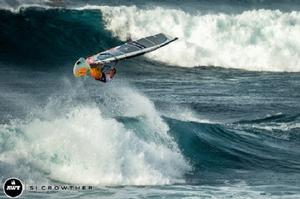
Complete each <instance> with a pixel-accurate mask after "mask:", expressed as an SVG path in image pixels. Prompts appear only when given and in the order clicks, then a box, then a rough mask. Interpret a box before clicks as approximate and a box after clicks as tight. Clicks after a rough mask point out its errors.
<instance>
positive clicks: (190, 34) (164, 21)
mask: <svg viewBox="0 0 300 199" xmlns="http://www.w3.org/2000/svg"><path fill="white" fill-rule="evenodd" d="M89 8H90V9H96V6H92V7H89V6H86V7H84V8H83V9H89ZM97 8H98V9H100V10H101V12H102V14H103V16H104V19H105V21H106V28H107V29H108V30H109V31H111V32H112V33H113V34H114V35H115V36H117V37H119V38H120V39H122V40H126V38H127V37H128V35H131V37H132V38H134V39H136V38H140V37H144V36H148V35H152V34H156V33H159V32H164V33H167V34H169V35H171V36H174V37H179V40H178V41H176V42H174V43H172V44H170V45H169V46H166V47H164V48H162V49H160V50H158V51H156V52H153V53H151V54H149V55H146V56H147V57H150V58H152V59H155V60H157V61H162V62H165V63H168V64H171V65H177V66H183V67H194V66H199V65H205V66H222V67H226V68H239V69H245V70H255V71H288V72H299V71H300V40H299V39H298V35H299V34H300V13H299V12H296V11H293V12H281V11H279V10H263V9H261V10H251V11H245V12H242V13H240V14H223V13H219V14H204V15H202V14H201V13H198V14H196V15H192V14H189V13H186V12H184V11H181V10H177V9H165V8H162V7H155V8H153V9H141V8H137V7H136V6H129V7H128V6H119V7H109V6H98V7H97Z"/></svg>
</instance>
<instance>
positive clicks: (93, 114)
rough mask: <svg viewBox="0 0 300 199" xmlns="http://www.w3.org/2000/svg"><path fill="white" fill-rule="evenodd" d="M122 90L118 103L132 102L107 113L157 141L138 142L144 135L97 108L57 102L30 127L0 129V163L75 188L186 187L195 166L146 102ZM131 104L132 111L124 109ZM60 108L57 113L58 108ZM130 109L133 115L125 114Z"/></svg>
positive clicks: (23, 123) (27, 123)
mask: <svg viewBox="0 0 300 199" xmlns="http://www.w3.org/2000/svg"><path fill="white" fill-rule="evenodd" d="M111 90H112V93H111V95H114V91H113V89H111ZM122 90H126V92H127V95H123V94H124V93H120V94H119V95H118V96H117V97H118V98H120V99H122V98H128V97H130V100H131V101H132V102H130V101H127V100H120V101H119V102H118V105H117V106H116V107H113V106H109V107H108V109H107V110H110V111H112V110H114V109H115V108H117V109H118V110H121V109H123V111H119V112H118V113H113V114H114V115H122V116H126V117H135V118H138V120H142V123H145V124H146V125H145V126H144V127H143V128H144V129H143V131H147V132H146V133H148V134H153V135H152V138H153V139H151V136H148V137H147V140H145V139H143V138H142V137H140V136H138V134H139V133H140V132H139V131H140V130H142V129H140V130H139V129H135V130H134V129H127V128H126V127H125V126H124V124H123V123H122V122H119V121H118V120H116V119H114V118H113V117H111V116H110V115H109V114H104V113H102V111H101V108H100V107H99V105H97V104H96V103H87V104H79V105H73V106H68V105H66V104H65V103H66V102H63V103H62V101H59V100H57V99H56V101H55V102H54V103H52V104H51V103H50V104H51V105H50V106H45V107H46V108H45V109H44V110H42V112H45V114H44V116H43V117H41V118H40V117H37V116H38V115H40V114H39V113H38V114H36V115H37V116H36V117H32V119H30V120H29V121H25V120H21V121H15V122H14V121H12V122H11V123H10V124H5V125H1V126H0V137H1V138H3V139H1V140H2V141H3V143H0V144H1V146H3V149H1V153H0V162H4V163H7V164H10V165H14V166H16V165H19V167H20V168H18V169H20V170H24V169H23V168H21V167H22V166H23V167H30V168H36V169H37V170H39V171H42V173H43V175H46V176H47V177H48V178H49V179H54V180H58V181H61V182H65V183H74V184H76V183H77V184H90V185H156V184H170V183H175V182H183V175H184V173H185V172H187V171H188V170H189V169H190V166H189V165H188V163H187V162H186V161H185V159H184V157H183V155H182V154H181V153H180V151H179V149H178V147H177V145H176V143H175V142H173V141H172V138H171V137H170V136H169V135H168V133H167V131H168V126H167V124H166V123H164V122H163V120H162V119H161V118H160V116H159V114H158V113H157V112H156V111H155V109H154V105H153V104H152V103H151V102H150V101H149V100H148V99H147V98H146V97H145V96H142V95H139V94H138V93H137V92H135V91H134V90H131V89H130V88H124V89H122ZM105 95H106V96H105V97H106V98H108V101H109V102H104V106H107V105H108V104H107V103H110V104H115V103H114V102H112V101H110V99H111V98H110V97H109V95H110V94H109V93H105ZM116 95H117V94H116ZM122 96H123V97H122ZM63 100H65V99H63ZM69 102H70V101H69ZM69 102H68V103H69ZM134 102H137V106H136V107H134V106H131V105H132V103H134ZM127 103H129V106H130V108H129V107H128V106H126V105H125V104H127ZM130 103H131V104H130ZM55 104H56V106H57V107H56V108H53V107H54V106H55ZM138 104H140V105H138ZM142 104H143V105H144V107H143V106H142ZM65 105H66V106H65ZM48 108H50V109H51V110H49V111H50V112H53V111H55V110H56V111H60V112H63V113H64V114H61V113H58V114H56V115H53V113H51V114H47V112H48ZM129 109H131V112H129V111H126V110H129ZM123 113H127V115H123ZM154 134H155V135H154ZM157 137H161V139H156V138H157ZM149 138H150V139H149ZM4 143H6V144H4ZM8 143H9V144H8ZM25 160H26V161H25ZM25 162H26V164H25ZM20 163H21V165H20ZM23 163H24V164H23ZM28 164H29V166H28ZM16 167H18V166H16ZM25 170H26V169H25ZM33 170H35V169H33ZM24 178H26V179H27V176H26V177H24ZM30 179H31V178H30Z"/></svg>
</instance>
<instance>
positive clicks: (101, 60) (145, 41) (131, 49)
mask: <svg viewBox="0 0 300 199" xmlns="http://www.w3.org/2000/svg"><path fill="white" fill-rule="evenodd" d="M177 39H178V38H177V37H170V36H168V35H166V34H163V33H159V34H156V35H153V36H149V37H144V38H141V39H138V40H135V41H128V42H126V43H125V44H122V45H120V46H116V47H114V48H111V49H109V50H106V51H104V52H100V53H98V54H96V55H93V56H90V57H88V58H86V59H84V58H80V59H79V60H78V61H77V62H76V63H75V65H74V69H73V73H74V76H75V77H82V76H86V75H88V74H89V73H90V67H91V66H92V65H97V64H98V65H101V67H102V72H105V71H106V70H109V69H111V68H112V66H111V65H113V66H114V65H116V63H117V62H118V61H119V60H122V59H127V58H131V57H135V56H139V55H142V54H145V53H148V52H151V51H154V50H156V49H158V48H160V47H163V46H165V45H167V44H169V43H171V42H173V41H175V40H177Z"/></svg>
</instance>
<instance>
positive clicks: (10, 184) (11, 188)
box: [3, 178, 24, 198]
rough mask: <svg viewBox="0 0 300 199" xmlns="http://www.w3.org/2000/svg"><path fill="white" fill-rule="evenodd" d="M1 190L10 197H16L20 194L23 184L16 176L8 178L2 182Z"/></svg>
mask: <svg viewBox="0 0 300 199" xmlns="http://www.w3.org/2000/svg"><path fill="white" fill-rule="evenodd" d="M3 191H4V193H5V195H6V196H8V197H10V198H17V197H19V196H21V195H22V193H23V191H24V185H23V183H22V181H21V180H19V179H18V178H9V179H7V180H6V181H5V182H4V185H3Z"/></svg>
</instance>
